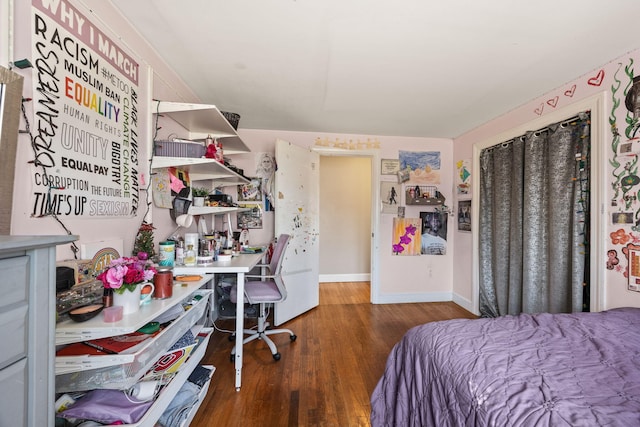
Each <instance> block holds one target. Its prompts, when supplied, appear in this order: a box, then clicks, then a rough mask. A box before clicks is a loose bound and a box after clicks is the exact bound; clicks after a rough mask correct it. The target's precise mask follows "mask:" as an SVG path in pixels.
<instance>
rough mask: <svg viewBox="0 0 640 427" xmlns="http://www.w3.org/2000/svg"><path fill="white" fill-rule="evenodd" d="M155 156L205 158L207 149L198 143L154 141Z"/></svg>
mask: <svg viewBox="0 0 640 427" xmlns="http://www.w3.org/2000/svg"><path fill="white" fill-rule="evenodd" d="M153 145H154V154H155V155H156V156H162V157H193V158H200V157H204V155H205V153H206V151H207V149H206V148H205V146H204V144H201V143H198V142H182V141H154V143H153Z"/></svg>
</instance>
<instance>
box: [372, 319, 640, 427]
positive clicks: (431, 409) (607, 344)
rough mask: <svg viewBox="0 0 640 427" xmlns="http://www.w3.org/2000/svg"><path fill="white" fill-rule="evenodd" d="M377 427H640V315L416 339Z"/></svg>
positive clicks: (449, 328) (506, 323)
mask: <svg viewBox="0 0 640 427" xmlns="http://www.w3.org/2000/svg"><path fill="white" fill-rule="evenodd" d="M371 424H372V426H373V427H376V426H403V427H407V426H434V427H446V426H451V427H459V426H496V427H506V426H553V427H558V426H571V427H577V426H585V427H594V426H624V427H630V426H640V308H619V309H613V310H609V311H605V312H600V313H575V314H536V315H528V314H522V315H520V316H505V317H500V318H496V319H474V320H470V319H456V320H448V321H443V322H434V323H428V324H425V325H421V326H418V327H415V328H413V329H411V330H409V331H408V332H407V333H406V335H405V336H404V337H403V338H402V340H401V341H400V342H399V343H398V344H396V346H395V347H394V348H393V350H392V352H391V354H390V355H389V358H388V360H387V366H386V369H385V373H384V375H383V377H382V378H381V379H380V381H379V382H378V385H377V386H376V388H375V390H374V392H373V395H372V396H371Z"/></svg>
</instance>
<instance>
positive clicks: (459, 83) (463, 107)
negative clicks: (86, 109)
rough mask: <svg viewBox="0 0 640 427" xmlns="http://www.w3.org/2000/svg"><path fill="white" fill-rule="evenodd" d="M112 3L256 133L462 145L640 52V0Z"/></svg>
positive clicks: (198, 88) (198, 89) (202, 91)
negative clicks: (464, 138) (485, 127)
mask: <svg viewBox="0 0 640 427" xmlns="http://www.w3.org/2000/svg"><path fill="white" fill-rule="evenodd" d="M111 1H112V3H113V4H114V5H115V6H116V7H117V8H118V9H120V10H121V12H122V14H123V15H124V16H125V17H126V19H128V20H129V21H130V22H131V23H132V25H133V27H134V28H136V29H137V30H138V31H139V32H140V34H141V35H142V36H143V37H144V38H146V39H147V40H148V41H149V43H150V44H151V45H152V46H153V47H154V48H155V49H156V50H157V52H158V53H159V55H160V56H161V57H163V58H164V60H165V61H166V62H167V64H168V65H169V66H171V67H172V68H173V69H174V70H175V71H176V72H177V73H178V75H180V76H181V78H182V79H183V80H184V81H185V82H186V83H187V84H188V85H189V86H190V87H191V88H192V89H193V92H194V93H196V94H197V95H198V96H199V97H200V98H201V102H203V103H207V104H214V105H216V106H218V108H219V109H221V110H226V111H232V112H236V113H239V114H240V115H241V119H240V128H245V129H268V130H291V131H309V132H325V133H345V134H357V135H393V136H422V137H443V138H455V137H457V136H459V135H461V134H463V133H465V132H467V131H469V130H471V129H473V128H475V127H477V126H479V125H481V124H483V123H486V122H488V121H489V120H491V119H493V118H495V117H498V116H500V115H502V114H504V113H506V112H507V111H509V110H512V109H514V108H516V107H518V106H520V105H522V104H524V103H526V102H528V101H530V100H532V99H534V98H536V97H538V96H541V95H543V94H544V93H546V92H548V91H550V90H553V89H555V88H557V87H560V86H562V85H564V84H565V83H567V82H569V81H571V80H574V79H575V78H577V77H580V76H581V75H583V74H586V73H588V72H590V71H592V70H593V69H595V68H597V67H600V66H602V65H604V64H605V63H607V62H609V61H611V60H613V59H615V58H617V57H618V56H620V55H623V54H625V53H627V52H630V51H632V50H634V49H637V48H638V47H640V42H639V40H638V29H637V24H636V21H637V19H638V16H640V2H639V1H638V0H614V1H611V2H603V1H601V0H562V1H558V0H536V1H527V2H524V1H519V2H515V1H513V0H446V1H445V0H440V1H433V0H396V1H390V0H387V1H380V0H271V1H260V0H226V1H219V0H181V1H176V0H135V1H132V0H111ZM638 66H640V64H638ZM165 101H174V100H169V99H167V100H165Z"/></svg>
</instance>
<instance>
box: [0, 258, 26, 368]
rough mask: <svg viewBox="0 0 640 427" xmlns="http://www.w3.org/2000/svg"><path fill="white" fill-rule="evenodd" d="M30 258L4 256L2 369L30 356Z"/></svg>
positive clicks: (0, 332)
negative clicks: (28, 339)
mask: <svg viewBox="0 0 640 427" xmlns="http://www.w3.org/2000/svg"><path fill="white" fill-rule="evenodd" d="M28 265H29V257H26V256H22V257H15V258H5V259H0V271H1V272H2V280H0V295H2V298H1V299H0V325H2V328H0V343H2V346H0V369H3V368H5V367H6V366H8V365H10V364H12V363H14V362H16V361H17V360H20V359H22V358H23V357H26V356H27V334H28V330H27V324H28V323H27V322H28V319H27V316H28V313H29V305H28V303H29V301H28V280H29V277H28V275H29V273H28Z"/></svg>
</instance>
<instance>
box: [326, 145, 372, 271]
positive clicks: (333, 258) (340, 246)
mask: <svg viewBox="0 0 640 427" xmlns="http://www.w3.org/2000/svg"><path fill="white" fill-rule="evenodd" d="M372 187H373V186H372V157H371V156H367V155H354V154H353V153H345V154H342V153H340V152H332V153H331V154H326V153H322V152H321V153H320V230H321V233H320V266H319V273H320V274H319V276H320V277H319V279H320V283H322V282H325V283H326V282H370V281H371V269H372V259H373V258H372V251H371V242H372V239H371V236H372V215H371V211H372V203H373V201H372V197H373V191H372Z"/></svg>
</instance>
